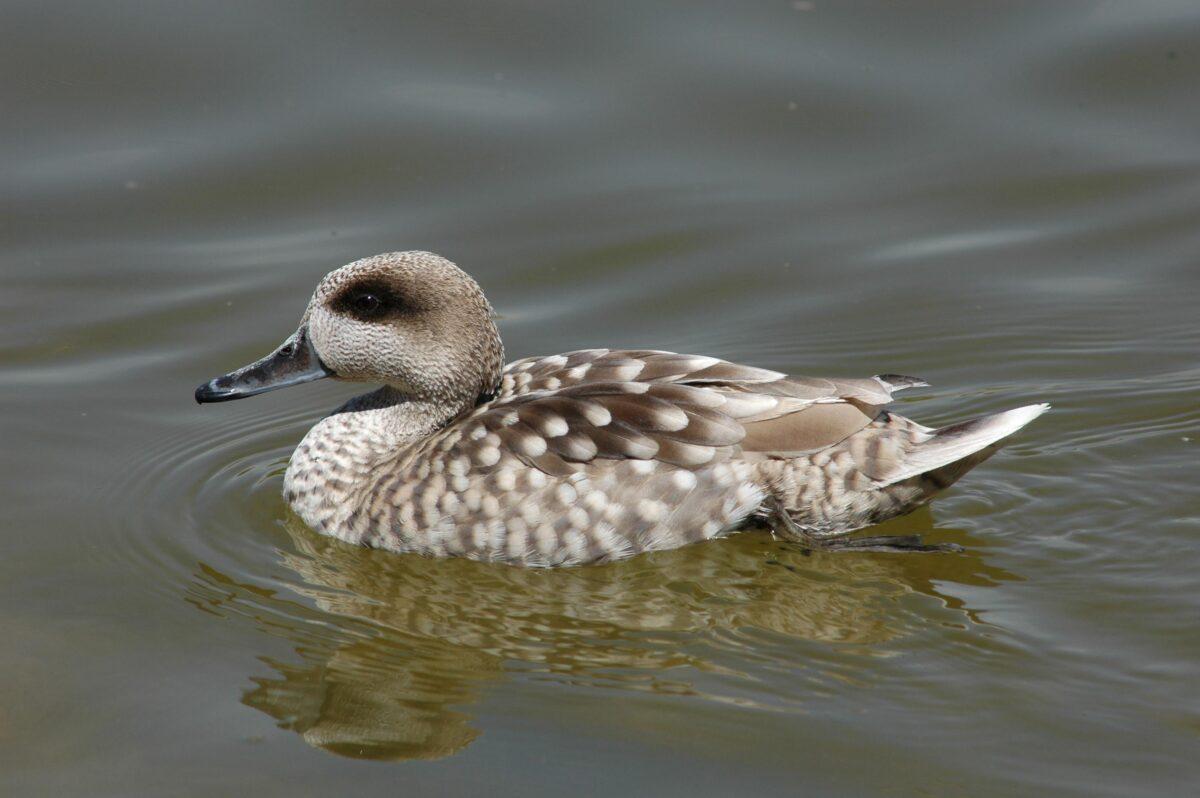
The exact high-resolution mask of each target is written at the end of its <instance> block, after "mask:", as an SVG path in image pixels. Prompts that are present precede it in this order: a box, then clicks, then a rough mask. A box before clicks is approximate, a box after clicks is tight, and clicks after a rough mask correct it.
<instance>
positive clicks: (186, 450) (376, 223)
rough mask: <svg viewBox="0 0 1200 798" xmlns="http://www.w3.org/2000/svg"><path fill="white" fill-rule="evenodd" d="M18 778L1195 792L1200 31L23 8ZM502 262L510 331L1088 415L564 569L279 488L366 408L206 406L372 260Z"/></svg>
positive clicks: (3, 211) (807, 15)
mask: <svg viewBox="0 0 1200 798" xmlns="http://www.w3.org/2000/svg"><path fill="white" fill-rule="evenodd" d="M4 18H5V24H4V26H3V32H2V33H0V86H2V87H3V88H2V90H0V110H2V112H3V118H4V120H5V121H4V124H2V125H0V175H2V179H0V269H2V270H3V271H2V274H3V290H0V318H3V319H4V330H5V335H4V337H3V340H2V341H0V402H2V403H3V413H2V414H0V440H3V445H2V446H0V500H3V506H4V507H5V508H6V510H7V512H6V513H5V517H4V520H3V522H0V523H2V527H3V528H2V531H0V541H2V543H0V546H2V549H0V585H3V593H2V595H3V602H2V604H0V607H2V608H0V630H2V631H3V633H4V637H5V640H6V644H5V645H4V646H3V647H2V648H0V677H2V678H0V684H2V685H3V687H2V688H0V691H2V695H3V700H0V787H2V788H3V792H4V793H5V794H6V795H7V794H11V795H89V796H95V795H114V796H117V795H120V796H125V795H131V794H147V795H180V796H184V795H213V794H255V795H262V796H268V795H281V796H284V795H286V796H295V795H328V794H334V793H335V792H340V793H344V792H346V791H348V790H349V791H352V792H354V793H356V794H381V795H382V794H396V793H397V792H398V791H399V792H403V793H406V794H413V795H423V794H489V795H522V796H529V795H559V794H563V793H565V792H568V791H569V792H571V793H573V794H583V795H590V794H596V795H601V794H630V795H642V794H655V795H688V796H698V795H735V794H758V795H793V794H820V795H896V796H910V795H911V796H929V795H964V794H969V795H973V796H1010V795H1011V796H1015V795H1029V794H1053V795H1079V796H1106V795H1107V796H1141V795H1145V796H1161V795H1180V794H1186V792H1187V791H1188V790H1189V789H1192V785H1194V784H1195V782H1196V780H1197V778H1200V772H1198V771H1197V767H1196V765H1195V760H1196V757H1195V753H1196V751H1197V744H1198V743H1200V691H1198V690H1197V687H1196V685H1197V684H1200V667H1198V666H1197V665H1196V663H1197V662H1198V661H1200V635H1198V633H1197V621H1198V620H1200V592H1198V591H1197V590H1196V587H1197V578H1196V574H1197V573H1200V538H1198V535H1200V498H1198V494H1197V490H1196V486H1197V483H1198V482H1200V479H1198V477H1200V468H1198V465H1200V463H1198V450H1197V446H1198V445H1200V405H1198V404H1197V400H1196V397H1197V391H1198V389H1200V359H1198V357H1197V355H1198V352H1200V325H1198V324H1197V321H1196V318H1197V311H1196V308H1197V306H1198V305H1200V254H1198V253H1200V226H1198V224H1197V223H1198V221H1200V150H1198V148H1197V141H1200V103H1197V102H1196V86H1197V85H1200V83H1198V81H1200V47H1198V46H1197V44H1196V43H1197V42H1200V10H1198V9H1197V8H1196V7H1195V6H1194V4H1189V3H1182V2H1180V3H1175V4H1172V3H1151V4H1145V3H1143V4H1137V5H1136V6H1134V5H1132V4H1119V3H1107V4H1106V3H1066V2H1064V3H1053V4H1050V3H1003V4H999V3H996V4H988V3H957V4H941V3H926V2H906V3H894V2H881V3H854V4H847V3H836V4H835V3H827V2H821V1H820V0H818V2H816V3H788V2H762V3H739V4H736V5H734V4H711V5H705V4H696V3H636V4H634V3H630V4H595V3H591V4H584V3H578V4H564V3H559V4H553V5H541V4H528V3H504V4H497V3H478V4H471V3H445V2H439V3H425V4H414V3H408V4H404V5H403V6H397V7H389V6H386V5H379V4H358V5H351V6H337V7H335V6H333V5H328V6H318V7H313V8H308V9H303V8H300V7H298V6H295V5H292V4H273V3H253V4H246V3H228V4H220V3H206V4H191V5H178V4H170V5H161V6H152V7H146V6H144V5H142V4H135V3H128V4H121V3H116V4H103V5H99V4H90V3H67V4H57V5H56V6H55V8H54V10H53V11H51V10H49V9H48V8H46V7H45V6H44V5H43V4H37V3H8V4H6V7H5V12H4ZM413 248H421V249H430V250H434V251H437V252H439V253H441V254H444V255H446V256H447V257H450V258H451V259H453V260H455V261H456V262H458V263H459V264H460V265H462V266H463V267H464V268H466V269H467V270H468V271H470V272H471V273H472V274H473V275H475V276H476V277H477V278H478V279H479V281H480V282H481V283H482V285H483V286H484V288H485V290H486V291H487V292H488V295H489V296H490V297H491V298H492V301H493V303H494V304H495V306H496V307H497V309H498V311H499V312H500V313H501V315H502V317H503V319H502V332H503V335H504V337H505V340H506V343H507V347H508V352H509V356H510V358H517V357H523V356H526V355H532V354H543V353H550V352H557V351H563V350H567V349H572V348H579V347H586V346H610V347H620V346H630V347H644V346H651V347H655V348H663V349H673V350H678V351H686V352H700V353H706V354H712V355H717V356H721V357H726V358H730V359H736V360H739V361H743V362H749V363H753V364H756V365H761V366H765V367H769V368H775V369H780V370H784V371H791V372H795V373H810V374H811V373H815V374H832V375H843V376H864V375H870V374H874V373H878V372H899V373H910V374H917V375H920V376H921V377H924V378H925V379H927V380H928V381H929V382H931V383H932V385H933V387H932V388H931V389H927V390H924V391H921V392H918V393H915V394H914V395H912V396H905V398H904V401H903V402H901V410H902V411H903V412H905V413H906V414H909V415H912V416H913V417H915V418H917V419H918V420H920V421H922V422H925V423H929V424H937V423H947V422H951V421H954V420H959V419H962V418H965V417H967V416H969V415H974V414H979V413H984V412H991V411H996V410H1001V409H1005V408H1007V407H1012V406H1017V405H1021V404H1027V403H1030V402H1034V401H1049V402H1051V403H1052V404H1053V405H1054V407H1055V409H1054V412H1052V413H1050V414H1048V415H1046V416H1044V417H1042V418H1041V419H1039V420H1038V421H1037V422H1036V423H1035V424H1034V425H1033V426H1031V427H1030V428H1029V429H1028V430H1027V431H1025V432H1023V433H1022V434H1021V435H1020V436H1019V437H1018V438H1017V439H1016V441H1015V443H1014V444H1013V445H1012V446H1011V447H1009V448H1008V449H1007V450H1006V451H1005V452H1004V453H1002V454H1001V455H1000V456H998V457H996V458H994V459H993V460H991V461H989V462H988V463H987V464H986V465H984V466H982V467H980V468H979V469H978V470H977V471H976V472H974V473H972V474H971V476H970V477H969V478H967V479H966V480H964V482H962V483H960V485H959V486H957V487H955V488H954V489H953V491H952V492H950V493H949V494H948V495H947V496H946V497H945V498H944V499H942V500H941V501H939V502H938V503H937V504H935V505H934V506H933V507H932V508H931V509H927V510H922V511H920V512H918V513H916V514H914V515H912V516H909V517H907V518H904V519H899V520H896V521H893V522H890V523H889V524H887V525H885V527H884V528H882V529H881V530H880V531H881V532H890V533H896V534H912V533H917V534H921V535H924V536H925V537H926V538H928V539H929V540H933V541H949V542H955V543H959V544H961V545H963V546H964V547H966V551H965V552H964V553H963V554H960V555H946V556H941V555H939V556H912V555H907V556H906V555H889V554H853V555H850V554H839V555H834V554H820V553H818V554H812V555H805V554H804V553H803V552H801V551H798V550H797V549H795V548H793V547H789V546H786V545H783V544H780V543H779V542H777V541H774V540H772V539H771V538H770V537H769V536H768V535H766V534H762V533H751V534H746V535H743V536H739V537H736V538H733V539H730V540H727V541H723V542H718V543H713V544H708V545H703V546H696V547H691V548H687V549H683V550H679V551H673V552H663V553H659V554H654V555H650V556H646V557H641V558H637V559H634V560H631V561H627V562H623V563H617V564H612V565H605V566H598V567H592V568H583V569H572V570H560V571H554V572H531V571H525V570H519V569H513V568H508V567H503V566H494V565H481V564H478V563H470V562H458V561H448V562H435V561H427V560H422V559H419V558H413V557H400V556H395V555H390V554H387V553H381V552H369V551H364V550H358V549H354V548H350V547H347V546H345V545H342V544H340V543H337V542H334V541H330V540H326V539H323V538H320V537H319V536H316V535H314V534H313V533H311V532H310V531H308V530H306V529H305V528H304V527H303V526H302V525H300V524H299V523H298V522H297V521H296V520H295V519H294V518H293V517H291V516H290V515H289V513H288V512H287V510H286V508H285V506H284V504H283V502H282V499H281V498H280V496H279V492H280V482H281V475H282V472H283V468H284V466H285V464H286V462H287V458H288V456H289V454H290V452H291V449H292V447H293V446H294V445H295V443H296V442H297V441H298V440H299V438H300V436H301V435H302V434H303V433H304V431H305V430H306V429H307V428H308V427H309V426H311V424H312V423H313V422H314V421H315V420H316V419H318V418H320V417H321V415H322V413H323V412H326V411H327V410H328V409H330V408H332V407H333V406H335V405H337V404H338V403H340V402H341V401H342V400H343V399H344V398H345V397H346V396H348V395H350V393H351V392H352V391H353V388H352V387H351V386H344V385H335V384H316V385H310V386H303V387H299V388H295V389H291V390H288V391H284V392H279V393H274V394H271V395H269V396H264V397H260V398H257V399H253V400H249V401H246V402H238V403H233V404H229V405H222V406H215V407H214V406H206V407H198V406H196V405H195V404H193V403H192V400H191V391H192V389H193V388H194V386H195V385H196V384H197V383H198V382H200V381H201V380H203V379H207V378H208V377H211V376H213V375H215V374H218V373H222V372H224V371H226V370H228V369H230V368H232V367H234V366H237V365H241V364H243V363H245V362H248V361H249V360H252V359H254V358H257V357H258V356H260V355H261V354H264V353H265V352H266V351H268V350H269V349H270V348H271V347H273V346H275V345H276V344H278V342H279V341H280V340H282V338H283V337H284V336H285V335H287V334H288V333H289V332H290V331H291V330H292V329H294V327H295V323H296V320H297V318H298V316H299V313H300V312H301V310H302V309H303V306H304V303H305V301H306V300H307V297H308V293H309V292H310V291H311V289H312V286H313V285H314V284H315V283H316V281H317V279H318V278H319V277H320V276H321V275H323V274H324V273H325V272H326V271H328V270H329V269H331V268H334V267H336V266H338V265H340V264H342V263H345V262H348V261H350V260H354V259H356V258H358V257H362V256H365V255H369V254H374V253H376V252H382V251H388V250H395V249H413Z"/></svg>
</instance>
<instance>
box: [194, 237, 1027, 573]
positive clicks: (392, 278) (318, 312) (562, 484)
mask: <svg viewBox="0 0 1200 798" xmlns="http://www.w3.org/2000/svg"><path fill="white" fill-rule="evenodd" d="M322 377H333V378H334V379H342V380H352V381H358V382H368V383H377V384H382V386H383V387H381V388H379V389H377V390H374V391H371V392H370V393H366V394H363V395H361V396H358V397H356V398H354V399H351V400H350V401H349V402H347V403H346V404H344V405H342V406H341V407H340V408H338V409H337V410H335V411H334V412H333V413H332V414H331V415H329V416H328V417H326V418H325V419H323V420H322V421H320V422H319V423H317V425H316V426H314V427H313V428H312V429H311V430H310V431H309V432H308V434H307V435H306V436H305V437H304V440H302V441H301V442H300V445H299V446H298V447H297V448H296V451H295V452H294V453H293V454H292V457H291V461H290V463H289V464H288V468H287V473H286V475H285V477H284V486H283V489H284V496H285V497H286V499H287V502H288V504H290V505H291V507H292V508H293V509H294V510H295V512H296V513H297V514H298V515H299V516H300V517H301V518H302V519H304V521H305V522H306V523H307V524H308V525H310V526H311V527H313V528H314V529H316V530H317V531H319V532H321V533H324V534H326V535H331V536H333V537H337V538H340V539H342V540H344V541H347V542H350V543H354V544H360V545H364V546H372V547H377V548H381V549H389V550H391V551H395V552H413V553H417V554H422V555H426V556H431V557H447V556H460V557H470V558H473V559H477V560H487V561H497V562H505V563H511V564H514V565H525V566H558V565H579V564H583V563H594V562H603V561H608V560H618V559H622V558H625V557H630V556H633V555H635V554H638V553H641V552H646V551H654V550H660V549H671V548H676V547H679V546H683V545H686V544H689V543H696V542H699V541H704V540H709V539H711V538H719V537H722V536H725V535H729V534H731V533H734V532H736V531H738V530H739V529H742V528H745V527H747V526H749V525H753V524H756V523H758V524H762V523H765V524H768V525H770V526H771V527H773V528H774V530H775V532H776V533H777V534H779V535H780V536H782V537H786V538H789V539H793V540H796V541H798V542H801V543H803V544H805V545H808V546H813V547H817V546H820V547H825V548H838V549H860V550H862V549H872V550H931V549H939V550H944V549H946V548H952V547H934V546H922V545H920V543H919V541H917V540H915V539H911V538H889V537H875V538H867V539H863V538H858V539H845V538H842V536H844V535H846V534H847V533H849V532H853V531H855V530H857V529H861V528H863V527H865V526H868V525H871V524H875V523H878V522H880V521H883V520H886V519H888V518H892V517H894V516H897V515H901V514H903V513H907V512H910V511H911V510H913V509H915V508H916V507H918V506H920V505H922V504H924V503H926V502H927V501H929V500H930V499H931V498H933V497H934V496H935V495H936V494H937V493H939V492H940V491H942V490H944V489H945V488H946V487H948V486H949V485H951V484H953V483H954V482H955V481H956V480H958V478H959V477H961V476H962V475H963V474H964V473H966V472H967V471H969V470H970V469H971V468H972V467H974V466H975V465H977V464H978V463H980V462H982V461H983V460H985V459H986V458H987V457H989V456H990V455H991V454H992V453H993V452H994V451H995V450H996V449H997V448H998V446H999V442H1000V441H1001V439H1003V438H1005V437H1006V436H1008V435H1010V434H1012V433H1013V432H1016V431H1017V430H1018V429H1020V428H1021V427H1023V426H1025V425H1026V424H1028V423H1029V422H1030V421H1032V420H1033V419H1034V418H1036V417H1037V416H1038V415H1040V414H1041V413H1042V412H1044V411H1045V410H1046V409H1047V408H1048V405H1045V404H1035V405H1028V406H1025V407H1021V408H1017V409H1015V410H1009V411H1006V412H1002V413H996V414H993V415H988V416H983V417H980V418H976V419H973V420H971V421H966V422H963V423H959V424H955V425H952V426H948V427H943V428H941V429H930V428H928V427H924V426H921V425H920V424H917V423H916V422H914V421H910V420H909V419H907V418H904V417H903V416H900V415H898V414H896V413H892V412H890V411H888V410H886V409H885V406H886V405H887V404H889V403H890V402H891V400H892V394H893V393H894V392H896V391H898V390H901V389H904V388H912V387H917V386H922V385H925V383H924V382H922V381H920V380H918V379H915V378H912V377H903V376H899V375H893V374H885V375H880V376H876V377H869V378H865V379H842V378H819V377H797V376H789V375H786V374H782V373H780V372H777V371H770V370H767V369H762V368H755V367H753V366H744V365H740V364H737V363H730V362H728V361H724V360H720V359H718V358H715V357H706V356H703V355H681V354H675V353H672V352H662V351H657V350H649V349H639V350H609V349H586V350H582V351H577V352H567V353H564V354H559V355H550V356H547V357H530V358H525V359H522V360H518V361H515V362H513V363H509V364H508V365H507V366H506V365H504V347H503V345H502V344H501V341H500V334H499V332H498V331H497V329H496V326H495V323H494V321H493V312H492V308H491V306H490V305H489V304H488V301H487V299H486V298H485V297H484V295H483V291H482V290H481V289H480V287H479V285H478V284H477V283H476V282H475V281H474V280H473V279H471V277H469V276H468V275H467V274H466V273H464V272H463V271H461V270H460V269H459V268H458V267H457V266H455V265H454V264H453V263H451V262H450V261H448V260H446V259H444V258H441V257H439V256H437V255H434V254H431V253H428V252H397V253H389V254H383V255H377V256H375V257H372V258H366V259H364V260H360V261H356V262H354V263H351V264H349V265H347V266H343V267H341V268H340V269H336V270H335V271H333V272H330V273H329V274H328V275H327V276H326V277H325V278H324V279H323V280H322V281H321V283H320V284H319V285H318V286H317V289H316V292H315V293H314V294H313V296H312V299H311V300H310V301H309V303H308V308H307V310H305V312H304V316H303V317H302V318H301V320H300V326H299V329H297V330H296V332H295V333H294V334H293V335H292V336H291V337H289V338H288V339H287V340H286V341H284V343H283V344H282V345H281V346H280V347H279V348H278V349H276V350H275V351H274V352H273V353H271V354H270V355H268V356H267V357H265V358H263V359H262V360H259V361H257V362H255V363H252V364H250V365H249V366H246V367H244V368H242V369H239V370H237V371H234V372H232V373H230V374H226V375H225V376H222V377H217V378H216V379H214V380H211V381H210V382H207V383H205V384H204V385H202V386H200V387H199V388H198V389H197V390H196V399H197V401H200V402H218V401H224V400H228V399H238V398H241V397H245V396H251V395H254V394H257V393H262V392H264V391H269V390H273V389H275V388H280V387H284V386H287V385H294V384H298V383H302V382H308V381H311V380H314V379H319V378H322Z"/></svg>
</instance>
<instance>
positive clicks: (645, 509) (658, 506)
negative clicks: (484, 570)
mask: <svg viewBox="0 0 1200 798" xmlns="http://www.w3.org/2000/svg"><path fill="white" fill-rule="evenodd" d="M912 384H920V383H919V381H916V380H912V379H911V378H900V377H888V378H869V379H857V380H854V379H852V380H836V379H815V378H796V377H788V376H787V375H784V374H781V373H779V372H775V371H769V370H765V369H759V368H753V367H749V366H741V365H737V364H734V363H729V362H726V361H723V360H718V359H716V358H711V357H702V356H693V355H678V354H673V353H669V352H657V351H609V350H586V351H580V352H571V353H567V354H564V355H555V356H551V357H544V358H530V359H526V360H520V361H517V362H515V363H512V364H510V365H509V366H508V367H506V368H505V370H504V373H503V379H502V383H501V386H500V388H499V391H498V393H497V395H496V396H495V398H493V399H492V400H490V401H488V402H487V403H485V404H483V405H481V406H479V407H477V408H476V409H475V410H474V411H472V412H471V413H469V414H467V415H466V416H464V417H462V418H460V419H458V420H457V421H455V422H454V423H452V424H450V425H449V426H448V427H446V428H445V429H443V430H441V431H439V432H438V433H437V434H435V435H433V436H432V437H430V438H428V439H426V440H424V441H421V442H419V443H418V444H416V445H413V446H412V447H410V448H409V449H408V450H406V451H405V452H404V453H403V454H402V455H401V456H400V457H399V458H398V459H397V460H394V461H392V462H391V463H388V464H387V467H386V470H385V472H384V473H380V474H377V475H376V479H375V481H374V484H373V487H372V490H371V491H370V496H369V497H368V500H367V501H368V507H367V512H364V513H360V514H358V515H357V516H356V519H355V523H357V524H359V525H361V530H359V531H360V535H358V537H359V539H360V540H361V541H362V542H364V543H367V544H368V545H374V546H379V547H383V548H389V549H393V550H399V551H416V552H420V553H423V554H427V555H432V556H447V555H458V556H468V557H472V558H476V559H484V560H502V561H508V562H513V563H520V564H526V565H561V564H572V563H583V562H591V561H597V560H607V559H619V558H622V557H626V556H630V555H632V554H636V553H639V552H643V551H650V550H656V549H669V548H675V547H678V546H681V545H684V544H687V543H691V542H696V541H700V540H705V539H708V538H713V537H718V536H721V535H723V534H727V533H729V532H730V531H732V530H734V529H736V528H738V527H739V526H740V525H742V524H743V523H744V522H745V521H746V520H747V518H748V517H749V516H751V515H752V514H753V513H755V511H757V510H758V509H759V508H760V507H761V506H762V504H763V502H764V500H765V499H767V498H768V497H775V498H777V499H778V500H779V501H780V502H781V503H782V504H783V505H785V506H787V507H788V508H789V510H790V511H792V513H793V515H794V517H796V518H797V520H798V521H799V522H800V523H801V524H802V525H805V526H807V527H808V528H811V529H812V530H813V531H815V532H816V533H818V534H820V533H836V532H839V531H848V530H846V529H843V528H842V527H843V526H845V525H846V524H851V525H852V526H851V528H854V527H856V526H862V525H864V524H865V523H870V522H871V520H872V519H873V518H874V516H875V514H874V513H873V512H872V511H871V507H868V506H866V505H869V504H871V502H872V501H878V500H872V499H863V498H862V497H863V496H869V495H870V494H873V493H879V492H880V489H881V488H884V487H885V486H886V483H887V473H886V472H887V470H888V469H889V468H892V467H893V466H894V465H895V464H896V463H899V462H901V461H902V460H903V458H904V447H905V446H906V445H909V444H911V442H913V441H914V440H915V439H916V438H918V437H920V436H921V435H924V434H926V433H930V432H931V431H929V430H926V429H925V428H923V427H920V426H919V425H915V424H913V423H912V422H908V421H907V420H904V419H901V418H900V417H898V416H893V415H889V414H887V413H886V412H884V411H882V407H883V406H884V405H885V404H887V403H888V402H889V401H890V400H891V393H892V391H893V390H894V389H896V388H899V387H908V386H909V385H912ZM868 472H871V473H868ZM885 493H886V491H885ZM901 493H903V494H904V496H902V497H900V498H899V499H897V500H893V499H891V498H888V497H887V496H886V495H884V496H882V498H883V499H886V501H885V502H884V503H885V504H887V505H888V507H889V508H891V509H896V508H898V507H899V505H900V504H901V503H904V502H907V501H909V500H910V499H912V498H916V494H915V493H914V491H913V490H912V489H901ZM908 494H913V495H912V496H909V495H908ZM856 503H857V504H860V505H863V506H860V507H856V506H855V505H856ZM893 505H895V507H893ZM848 513H849V514H850V515H853V516H854V517H850V515H847V514H848ZM892 514H894V512H893V513H892ZM843 516H846V517H844V518H843ZM858 516H862V518H858Z"/></svg>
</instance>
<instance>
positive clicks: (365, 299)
mask: <svg viewBox="0 0 1200 798" xmlns="http://www.w3.org/2000/svg"><path fill="white" fill-rule="evenodd" d="M351 305H352V306H353V308H354V311H355V312H356V313H358V314H359V315H360V316H374V315H375V314H376V313H378V312H379V309H380V308H382V307H383V300H382V299H380V298H379V297H378V296H377V295H376V294H372V293H371V292H369V291H365V292H363V293H361V294H359V295H358V296H356V297H354V299H353V301H352V302H351Z"/></svg>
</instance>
